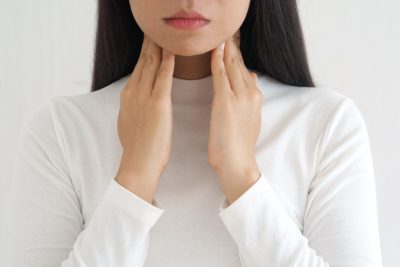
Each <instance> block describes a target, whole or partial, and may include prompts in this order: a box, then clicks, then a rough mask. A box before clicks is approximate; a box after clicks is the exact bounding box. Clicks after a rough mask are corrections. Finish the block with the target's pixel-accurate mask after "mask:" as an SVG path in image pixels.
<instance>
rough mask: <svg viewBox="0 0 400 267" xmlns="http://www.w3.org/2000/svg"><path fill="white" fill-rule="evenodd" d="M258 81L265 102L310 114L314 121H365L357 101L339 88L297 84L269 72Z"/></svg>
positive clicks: (289, 110)
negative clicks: (278, 79)
mask: <svg viewBox="0 0 400 267" xmlns="http://www.w3.org/2000/svg"><path fill="white" fill-rule="evenodd" d="M258 84H259V89H260V91H261V92H262V94H263V96H264V104H265V105H273V106H276V107H278V108H281V109H285V110H287V111H288V112H295V113H298V114H308V115H311V118H312V119H313V120H314V121H315V120H318V121H319V122H321V123H322V122H326V123H331V124H332V123H335V122H337V121H338V120H342V121H343V120H344V119H346V120H348V121H353V122H354V121H358V123H364V122H363V117H362V114H361V111H360V109H359V108H358V106H357V105H356V103H355V101H354V100H353V99H352V98H350V97H349V96H347V95H345V94H344V93H341V92H340V91H339V90H337V89H336V88H333V87H328V86H316V87H297V86H292V85H288V84H284V83H281V82H279V81H277V80H275V79H273V78H272V77H270V76H267V75H261V76H259V82H258ZM345 117H346V118H345Z"/></svg>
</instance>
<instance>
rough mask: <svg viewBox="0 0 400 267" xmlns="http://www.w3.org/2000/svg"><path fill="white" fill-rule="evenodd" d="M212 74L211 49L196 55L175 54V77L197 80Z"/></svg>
mask: <svg viewBox="0 0 400 267" xmlns="http://www.w3.org/2000/svg"><path fill="white" fill-rule="evenodd" d="M210 75H211V51H210V52H207V53H205V54H201V55H196V56H190V57H187V56H178V55H175V69H174V77H176V78H179V79H184V80H197V79H201V78H204V77H207V76H210Z"/></svg>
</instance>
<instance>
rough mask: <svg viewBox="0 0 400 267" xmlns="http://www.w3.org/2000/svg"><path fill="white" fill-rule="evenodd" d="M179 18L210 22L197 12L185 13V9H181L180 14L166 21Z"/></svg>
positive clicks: (177, 13)
mask: <svg viewBox="0 0 400 267" xmlns="http://www.w3.org/2000/svg"><path fill="white" fill-rule="evenodd" d="M177 18H188V19H204V20H208V19H206V18H205V17H203V16H202V15H201V14H200V13H198V12H196V11H185V10H183V9H180V10H179V11H178V12H176V13H175V14H173V15H172V16H170V17H168V18H165V19H177Z"/></svg>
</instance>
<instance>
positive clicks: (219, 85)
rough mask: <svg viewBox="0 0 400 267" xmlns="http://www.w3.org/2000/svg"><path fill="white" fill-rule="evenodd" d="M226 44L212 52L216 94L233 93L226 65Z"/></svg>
mask: <svg viewBox="0 0 400 267" xmlns="http://www.w3.org/2000/svg"><path fill="white" fill-rule="evenodd" d="M223 45H225V43H223V44H221V45H219V46H218V47H216V48H215V49H213V50H212V52H211V72H212V76H213V79H212V81H213V90H214V94H228V93H232V90H231V88H230V85H229V80H228V77H227V73H226V69H225V64H224V48H223Z"/></svg>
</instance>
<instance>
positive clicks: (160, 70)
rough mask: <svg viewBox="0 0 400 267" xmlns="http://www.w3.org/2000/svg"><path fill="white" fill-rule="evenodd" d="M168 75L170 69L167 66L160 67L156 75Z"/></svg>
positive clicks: (163, 76)
mask: <svg viewBox="0 0 400 267" xmlns="http://www.w3.org/2000/svg"><path fill="white" fill-rule="evenodd" d="M168 76H170V70H169V69H168V68H165V67H161V68H160V69H159V70H158V72H157V77H160V78H165V77H168Z"/></svg>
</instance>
